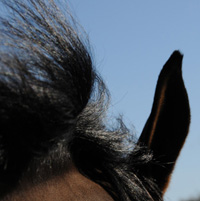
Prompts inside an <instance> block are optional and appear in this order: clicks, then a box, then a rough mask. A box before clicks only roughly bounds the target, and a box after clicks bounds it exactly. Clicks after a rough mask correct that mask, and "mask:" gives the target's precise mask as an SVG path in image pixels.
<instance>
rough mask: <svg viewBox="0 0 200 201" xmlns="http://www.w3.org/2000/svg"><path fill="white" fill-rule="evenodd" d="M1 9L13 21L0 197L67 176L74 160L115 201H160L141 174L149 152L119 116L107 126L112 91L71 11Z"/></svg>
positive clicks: (4, 23)
mask: <svg viewBox="0 0 200 201" xmlns="http://www.w3.org/2000/svg"><path fill="white" fill-rule="evenodd" d="M3 4H4V6H6V7H7V8H8V11H9V12H10V13H9V14H10V15H8V16H7V17H4V18H1V19H0V27H1V28H0V45H1V46H0V127H1V128H0V129H1V131H0V195H1V197H2V198H3V197H4V196H5V195H6V194H8V193H9V192H11V191H12V190H14V189H17V188H18V186H19V185H20V182H21V181H27V182H29V183H37V182H42V181H43V180H46V179H48V178H50V177H53V176H55V175H56V174H62V173H63V172H65V171H66V170H67V169H68V167H69V166H70V164H71V162H73V163H74V164H75V165H76V167H77V168H78V169H79V171H80V172H81V173H82V174H83V175H85V176H87V177H88V178H90V179H91V180H93V181H95V182H97V183H99V184H100V185H101V186H103V187H104V188H105V189H106V190H107V191H108V192H109V194H110V195H111V196H112V197H113V198H114V199H115V200H120V201H122V200H124V201H128V200H140V201H142V200H145V201H146V200H153V198H152V197H151V196H152V195H153V196H154V199H155V200H161V199H162V198H161V196H160V192H159V191H158V189H157V187H156V184H155V183H154V181H152V180H150V179H147V178H146V177H145V175H143V174H140V171H139V169H144V168H145V167H146V166H148V164H150V163H154V161H153V160H152V154H151V153H150V151H149V150H147V148H145V147H139V146H138V145H136V144H135V142H134V141H133V135H132V133H131V132H130V131H129V130H128V129H127V128H126V126H125V125H124V124H123V122H122V120H121V119H120V118H119V119H118V125H117V126H116V128H113V129H111V128H110V127H108V126H107V122H106V121H105V116H106V109H107V107H108V102H109V92H108V90H107V89H106V86H105V84H104V82H103V81H102V79H101V77H100V76H99V75H98V73H97V72H96V69H95V67H94V64H93V60H92V56H91V50H90V45H89V41H88V38H87V36H86V35H85V33H84V31H83V30H82V29H81V28H80V27H78V25H77V23H76V22H75V20H74V19H73V17H72V16H71V15H70V13H69V12H67V11H66V10H65V12H63V11H62V9H61V8H63V7H65V5H64V6H63V5H61V4H60V3H59V4H58V5H56V3H55V2H53V1H52V0H51V1H50V0H49V1H46V0H38V1H34V0H25V1H24V0H23V1H20V0H5V1H3ZM58 6H59V7H58ZM59 8H60V9H59ZM134 145H135V147H134V151H133V146H134ZM130 146H132V147H130Z"/></svg>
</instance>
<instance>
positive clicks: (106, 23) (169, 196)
mask: <svg viewBox="0 0 200 201" xmlns="http://www.w3.org/2000/svg"><path fill="white" fill-rule="evenodd" d="M70 4H71V7H72V10H73V12H74V13H75V14H76V18H77V19H78V21H79V22H80V23H81V24H82V26H83V27H84V29H85V30H86V32H87V33H88V35H89V38H90V41H91V44H92V48H93V53H94V58H95V59H94V61H95V63H96V67H97V69H98V71H99V72H100V73H101V75H102V76H103V78H104V80H105V82H106V84H107V86H108V88H109V89H110V92H111V95H112V104H111V112H112V113H113V115H117V114H118V113H122V114H123V115H124V120H125V122H126V123H127V124H128V125H132V124H133V125H134V127H135V130H136V133H137V135H138V136H139V134H140V132H141V131H142V128H143V126H144V124H145V121H146V119H147V117H148V115H149V113H150V110H151V105H152V101H153V95H154V90H155V85H156V81H157V77H158V74H159V72H160V70H161V68H162V66H163V64H164V63H165V62H166V60H167V59H168V57H169V56H170V54H171V53H172V52H173V51H174V50H175V49H179V50H180V51H181V52H182V53H183V54H184V60H183V77H184V80H185V85H186V88H187V90H188V94H189V99H190V104H191V112H192V123H191V128H190V134H189V137H188V139H187V141H186V144H185V146H184V148H183V151H182V153H181V155H180V158H179V160H178V164H177V166H176V169H175V171H174V174H173V176H172V181H171V184H170V187H169V189H168V191H167V193H166V195H165V200H167V201H179V200H180V199H181V198H188V197H190V196H196V195H198V194H200V171H199V170H200V157H199V154H200V105H199V104H200V79H199V78H200V1H199V0H192V1H188V0H187V1H186V0H177V1H172V0H168V1H158V0H156V1H133V0H125V1H121V0H115V1H113V0H101V1H97V0H84V1H83V0H73V1H72V0H71V3H70Z"/></svg>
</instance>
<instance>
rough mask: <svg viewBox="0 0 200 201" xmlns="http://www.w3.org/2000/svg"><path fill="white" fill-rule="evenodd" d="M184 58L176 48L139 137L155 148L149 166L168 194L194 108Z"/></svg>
mask: <svg viewBox="0 0 200 201" xmlns="http://www.w3.org/2000/svg"><path fill="white" fill-rule="evenodd" d="M182 58H183V56H182V55H181V54H180V52H179V51H175V52H174V53H173V54H172V55H171V57H170V58H169V60H168V61H167V62H166V64H165V65H164V67H163V69H162V71H161V73H160V76H159V79H158V82H157V87H156V92H155V97H154V103H153V107H152V111H151V114H150V116H149V118H148V120H147V122H146V125H145V127H144V129H143V131H142V134H141V136H140V138H139V142H138V143H139V144H140V145H145V146H147V147H148V148H149V149H150V150H152V153H153V158H154V160H155V161H157V162H156V163H155V164H153V165H151V167H148V168H149V169H148V175H149V176H150V177H151V178H153V179H154V180H155V181H156V183H157V184H158V187H159V188H160V190H161V191H162V193H163V194H164V192H165V190H166V188H167V186H168V183H169V180H170V175H171V173H172V171H173V169H174V165H175V162H176V160H177V158H178V155H179V152H180V150H181V148H182V146H183V144H184V142H185V139H186V137H187V134H188V130H189V124H190V108H189V101H188V96H187V92H186V89H185V86H184V83H183V79H182V70H181V66H182Z"/></svg>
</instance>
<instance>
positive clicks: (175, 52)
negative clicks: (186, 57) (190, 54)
mask: <svg viewBox="0 0 200 201" xmlns="http://www.w3.org/2000/svg"><path fill="white" fill-rule="evenodd" d="M171 57H175V58H181V59H182V58H183V54H182V52H181V51H180V50H175V51H174V52H173V53H172V55H171Z"/></svg>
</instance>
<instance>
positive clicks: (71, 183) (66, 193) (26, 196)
mask: <svg viewBox="0 0 200 201" xmlns="http://www.w3.org/2000/svg"><path fill="white" fill-rule="evenodd" d="M20 189H22V190H16V191H15V192H13V193H12V194H11V195H9V196H7V198H5V199H3V201H8V200H9V201H25V200H26V201H27V200H29V201H41V200H43V201H76V200H77V201H85V200H87V201H94V200H95V201H102V200H104V201H113V199H112V198H111V197H110V195H109V194H108V193H107V192H106V191H105V190H104V189H103V188H102V187H101V186H99V185H98V184H96V183H94V182H93V181H91V180H89V179H88V178H86V177H85V176H83V175H81V174H80V173H79V172H78V170H77V169H76V168H72V169H71V170H70V171H69V172H68V173H67V174H65V175H63V176H59V177H58V176H57V177H55V178H52V179H51V180H48V181H45V182H43V183H40V184H37V185H34V186H33V185H30V184H27V185H25V184H23V185H21V187H20Z"/></svg>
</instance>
